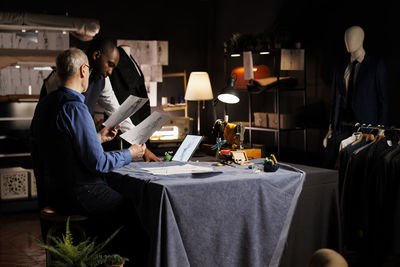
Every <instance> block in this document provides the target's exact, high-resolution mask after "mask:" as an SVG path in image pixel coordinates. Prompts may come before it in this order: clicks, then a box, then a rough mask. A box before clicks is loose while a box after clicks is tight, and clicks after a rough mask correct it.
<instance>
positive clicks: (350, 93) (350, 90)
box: [347, 60, 358, 110]
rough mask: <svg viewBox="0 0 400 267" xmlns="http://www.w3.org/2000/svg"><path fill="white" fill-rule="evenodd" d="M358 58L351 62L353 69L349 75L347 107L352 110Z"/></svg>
mask: <svg viewBox="0 0 400 267" xmlns="http://www.w3.org/2000/svg"><path fill="white" fill-rule="evenodd" d="M357 63H358V62H357V60H354V61H353V63H351V70H350V76H349V83H348V85H347V109H350V110H352V101H353V88H354V72H355V70H356V64H357Z"/></svg>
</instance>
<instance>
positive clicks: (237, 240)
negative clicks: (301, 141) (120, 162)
mask: <svg viewBox="0 0 400 267" xmlns="http://www.w3.org/2000/svg"><path fill="white" fill-rule="evenodd" d="M254 161H256V162H262V161H261V160H258V161H257V160H254ZM171 164H178V165H184V164H186V163H178V162H158V163H156V162H154V163H144V162H135V163H131V164H129V165H127V166H124V167H122V168H119V169H117V170H115V171H113V172H112V173H111V174H110V179H112V176H113V175H128V176H129V177H131V179H132V182H134V183H135V185H136V186H135V189H134V190H135V192H133V193H132V194H133V195H134V196H133V197H134V199H135V203H136V207H135V208H136V209H137V210H138V213H139V217H140V220H141V221H142V222H143V224H144V227H145V228H146V229H145V230H146V231H147V232H148V233H149V236H150V252H149V254H150V255H149V260H150V263H149V266H174V267H179V266H201V267H203V266H207V267H212V266H218V267H223V266H229V267H233V266H251V267H257V266H260V267H261V266H262V267H265V266H279V261H280V258H281V255H282V252H283V250H284V247H285V242H286V239H287V235H288V231H289V227H290V223H291V220H292V217H293V214H294V211H295V208H296V203H297V200H298V198H299V195H300V193H301V190H302V187H303V182H304V180H305V172H304V171H301V170H300V169H297V168H295V167H292V166H290V165H286V164H282V165H281V168H280V169H279V170H278V171H277V172H275V173H266V172H263V171H261V172H259V173H254V172H253V170H250V169H248V168H247V166H237V167H230V166H223V167H213V168H214V169H215V171H217V172H215V173H205V174H190V175H188V174H179V175H174V176H160V175H152V174H149V173H148V172H146V171H143V170H141V169H140V168H142V167H144V166H145V167H151V166H157V167H158V166H163V165H164V166H167V165H168V166H170V165H171ZM191 164H196V165H199V166H212V164H213V163H211V162H198V163H197V162H196V163H191ZM258 166H259V167H262V163H261V164H258Z"/></svg>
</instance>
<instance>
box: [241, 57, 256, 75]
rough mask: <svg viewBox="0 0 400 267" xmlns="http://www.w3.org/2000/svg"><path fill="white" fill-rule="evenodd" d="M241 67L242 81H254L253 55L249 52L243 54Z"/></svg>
mask: <svg viewBox="0 0 400 267" xmlns="http://www.w3.org/2000/svg"><path fill="white" fill-rule="evenodd" d="M243 67H244V79H245V80H251V79H254V71H253V55H252V53H251V51H245V52H243Z"/></svg>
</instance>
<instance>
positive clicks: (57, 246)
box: [35, 217, 122, 267]
mask: <svg viewBox="0 0 400 267" xmlns="http://www.w3.org/2000/svg"><path fill="white" fill-rule="evenodd" d="M121 228H122V227H120V228H118V229H117V230H116V231H115V232H114V233H113V234H112V235H111V236H110V237H108V238H107V239H106V240H105V241H104V242H101V243H100V244H97V245H96V238H93V239H91V238H90V237H89V238H87V239H86V240H84V241H82V242H80V243H78V244H77V245H74V244H73V238H72V234H71V231H70V227H69V217H68V219H67V224H66V230H65V235H64V234H63V235H62V238H60V237H54V236H50V240H51V241H52V243H53V244H46V243H44V242H42V241H40V240H39V239H38V238H35V240H36V241H37V242H38V244H39V246H41V247H43V248H44V249H46V250H48V251H49V252H50V253H51V255H52V266H57V267H92V266H99V265H100V264H102V263H103V258H102V255H101V253H102V250H103V248H104V247H105V246H106V245H107V244H108V242H110V241H111V240H112V239H113V238H114V236H115V235H116V234H117V233H118V232H119V231H120V230H121Z"/></svg>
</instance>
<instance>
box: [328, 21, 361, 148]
mask: <svg viewBox="0 0 400 267" xmlns="http://www.w3.org/2000/svg"><path fill="white" fill-rule="evenodd" d="M363 42H364V31H363V29H362V28H361V27H359V26H352V27H350V28H348V29H347V30H346V31H345V33H344V43H345V45H346V50H347V52H349V53H350V62H353V61H354V60H358V62H362V60H363V59H364V56H365V50H364V47H363ZM348 68H349V67H348ZM347 78H348V77H347ZM345 79H346V78H345ZM346 87H347V88H348V80H347V81H346ZM331 137H332V123H330V124H329V127H328V132H327V134H326V136H325V138H324V140H323V146H324V147H325V148H326V146H327V143H328V139H329V138H331Z"/></svg>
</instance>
